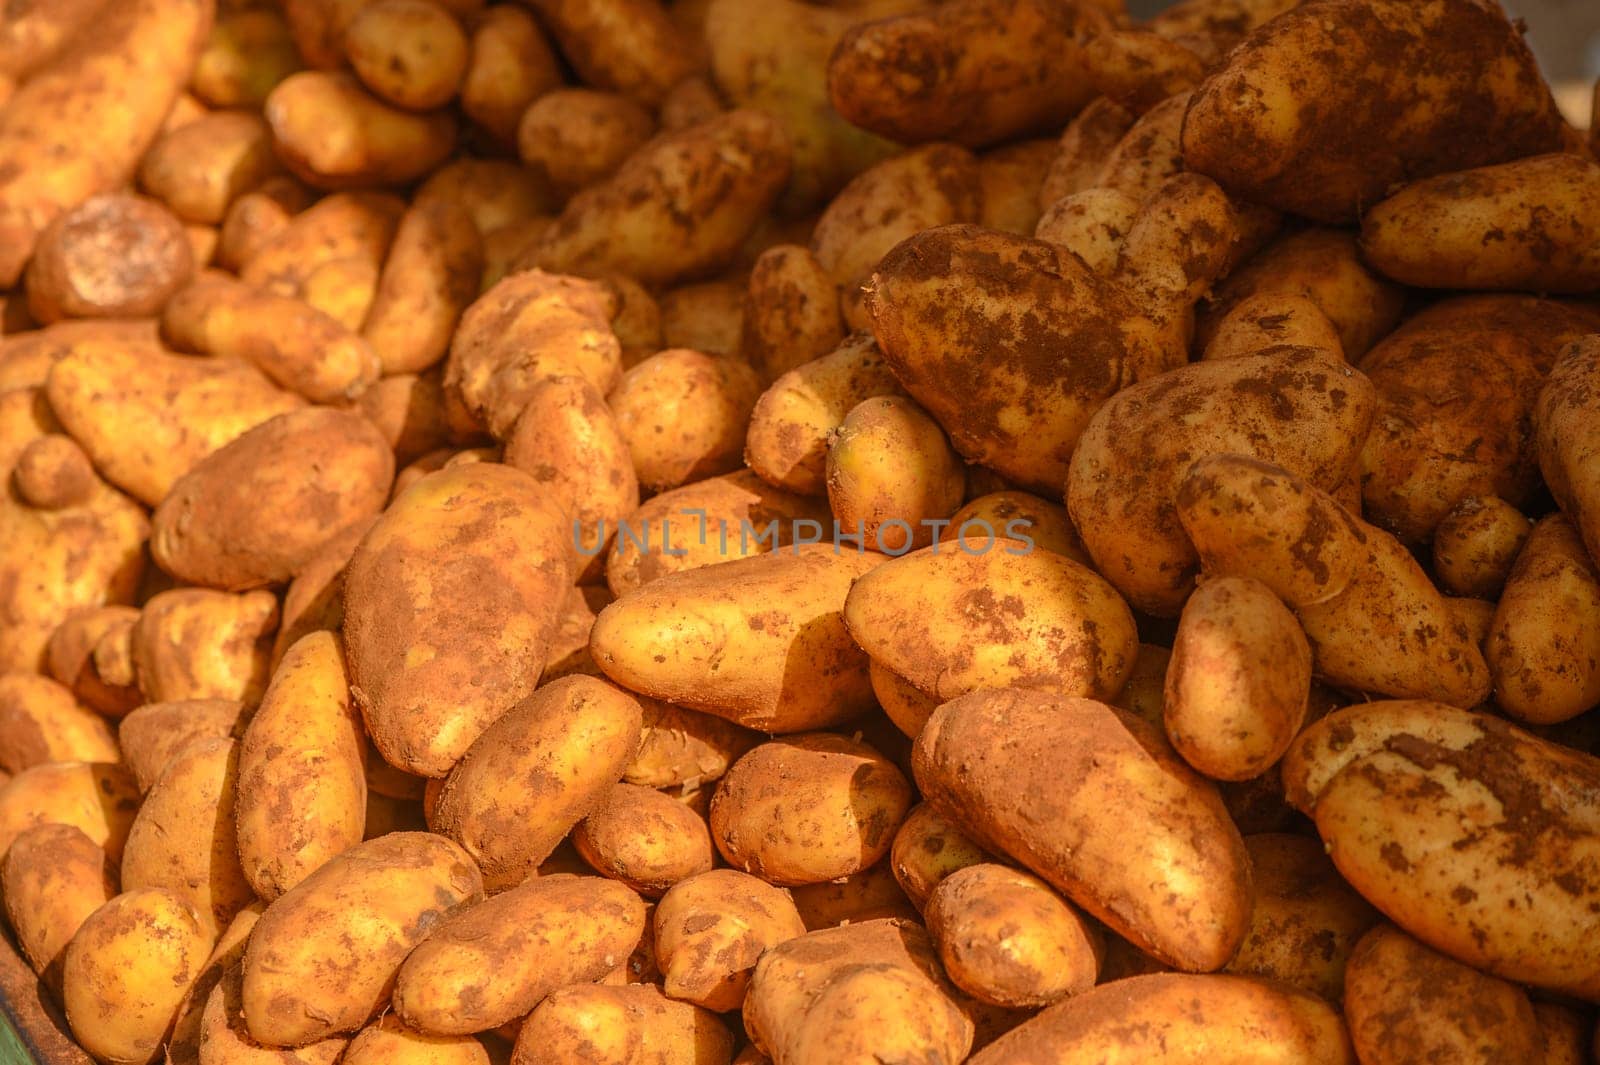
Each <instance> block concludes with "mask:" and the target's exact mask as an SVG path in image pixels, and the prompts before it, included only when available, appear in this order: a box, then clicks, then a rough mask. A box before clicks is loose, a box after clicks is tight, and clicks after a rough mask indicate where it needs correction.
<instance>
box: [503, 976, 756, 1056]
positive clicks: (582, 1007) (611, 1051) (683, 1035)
mask: <svg viewBox="0 0 1600 1065" xmlns="http://www.w3.org/2000/svg"><path fill="white" fill-rule="evenodd" d="M583 1060H594V1061H640V1062H660V1063H661V1065H729V1062H731V1061H732V1060H733V1033H732V1032H730V1031H729V1030H728V1029H727V1027H726V1026H725V1025H724V1024H723V1023H722V1021H721V1020H719V1019H718V1017H717V1015H716V1014H714V1013H712V1012H710V1011H709V1010H703V1009H701V1008H700V1007H698V1006H695V1005H693V1004H691V1003H688V1002H678V1001H675V1000H673V999H670V998H667V997H665V996H664V995H662V993H661V991H660V989H659V988H657V987H656V986H655V985H654V984H630V985H628V986H625V987H602V986H598V985H593V986H584V985H576V986H572V987H566V988H562V989H561V990H560V991H557V992H556V993H555V994H553V995H551V996H550V997H549V998H547V999H545V1000H544V1002H543V1003H541V1004H540V1006H539V1008H538V1009H536V1010H534V1011H533V1012H532V1013H531V1014H529V1015H528V1018H527V1019H526V1020H525V1021H523V1022H522V1030H521V1031H520V1032H519V1033H518V1035H517V1043H516V1048H515V1050H514V1051H513V1052H512V1055H511V1065H565V1063H566V1062H571V1061H583Z"/></svg>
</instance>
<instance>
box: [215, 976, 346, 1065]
mask: <svg viewBox="0 0 1600 1065" xmlns="http://www.w3.org/2000/svg"><path fill="white" fill-rule="evenodd" d="M349 1044H350V1038H349V1037H348V1036H339V1035H335V1036H329V1037H328V1038H326V1039H320V1040H318V1041H316V1042H314V1043H311V1044H308V1045H306V1046H303V1047H296V1048H294V1049H292V1050H289V1049H280V1048H277V1047H268V1046H263V1045H262V1044H261V1043H258V1042H256V1040H254V1039H252V1038H251V1037H250V1033H249V1030H248V1029H247V1027H246V1024H245V1016H244V990H243V981H242V970H241V968H240V966H239V965H238V964H237V963H236V962H235V963H234V964H230V965H229V966H228V967H227V969H226V971H225V972H224V973H223V974H222V976H221V978H220V979H219V980H218V982H217V983H216V984H215V985H213V986H212V988H211V990H210V991H209V992H208V993H207V995H206V1001H205V1002H204V1003H202V1004H201V1015H200V1030H199V1032H198V1034H197V1038H196V1046H197V1049H198V1054H199V1063H200V1065H255V1063H256V1062H261V1063H262V1065H266V1063H267V1062H272V1063H274V1065H276V1063H279V1062H281V1063H283V1065H333V1063H334V1062H336V1061H339V1060H341V1058H340V1055H341V1054H342V1053H343V1051H344V1049H345V1048H346V1047H347V1046H348V1045H349Z"/></svg>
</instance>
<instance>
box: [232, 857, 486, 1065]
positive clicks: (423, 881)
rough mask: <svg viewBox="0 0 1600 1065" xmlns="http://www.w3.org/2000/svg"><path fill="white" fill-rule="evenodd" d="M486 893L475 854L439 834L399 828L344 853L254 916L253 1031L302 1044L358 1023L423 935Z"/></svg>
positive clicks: (247, 995)
mask: <svg viewBox="0 0 1600 1065" xmlns="http://www.w3.org/2000/svg"><path fill="white" fill-rule="evenodd" d="M482 897H483V880H482V878H481V877H480V876H479V874H478V869H477V867H476V866H475V865H474V864H473V862H472V859H471V858H470V857H468V856H467V854H466V853H465V852H464V851H462V850H461V848H460V847H457V846H456V845H455V844H454V843H451V842H450V841H449V840H447V839H444V838H441V837H439V836H435V835H431V834H429V833H426V832H395V833H392V834H390V835H387V836H381V837H379V838H378V839H374V840H368V841H367V842H365V843H361V844H357V845H356V846H354V847H352V848H350V849H349V850H347V851H345V852H344V853H343V854H341V855H339V856H338V857H336V858H334V859H333V860H332V861H329V862H328V863H327V864H325V865H323V866H322V867H321V868H320V869H318V870H317V871H316V872H314V873H312V874H311V875H310V876H309V877H307V878H306V879H304V880H302V881H301V882H300V883H299V884H297V885H296V886H295V887H293V888H291V889H290V890H289V891H288V892H286V893H285V894H283V895H281V896H279V897H278V899H277V900H276V901H274V902H273V903H272V904H271V905H269V906H268V907H267V909H266V912H265V913H263V914H262V915H261V920H260V921H258V922H257V923H256V927H255V931H254V932H253V933H252V934H251V936H250V945H249V947H248V948H246V950H245V956H244V988H243V1003H244V1016H245V1022H246V1025H247V1027H248V1029H249V1033H250V1036H251V1038H253V1039H255V1040H256V1041H257V1042H260V1043H264V1044H266V1045H268V1046H284V1047H293V1046H305V1045H306V1044H308V1043H313V1042H316V1041H317V1040H319V1039H323V1038H326V1037H327V1036H329V1035H334V1034H337V1033H339V1032H349V1031H354V1030H356V1029H357V1028H360V1027H361V1026H363V1025H364V1024H366V1022H367V1021H368V1020H369V1019H370V1018H371V1017H373V1016H374V1015H375V1014H377V1012H378V1011H379V1010H380V1009H382V1007H383V1006H384V1004H385V1003H387V1002H388V1001H389V995H390V991H391V989H392V988H393V986H394V978H395V973H396V972H397V971H398V970H399V968H400V964H401V962H402V961H404V959H405V956H406V955H407V954H408V953H409V952H410V951H411V949H412V948H413V947H414V946H416V944H417V942H418V941H419V940H421V939H422V938H423V937H425V936H426V935H427V933H428V932H429V931H430V930H431V928H432V927H433V926H434V925H435V924H437V923H438V922H439V921H440V920H441V919H443V918H445V917H448V916H449V915H450V914H451V913H452V912H454V911H455V910H456V909H457V908H458V907H460V906H462V905H464V904H467V903H471V902H475V901H477V900H478V899H480V898H482Z"/></svg>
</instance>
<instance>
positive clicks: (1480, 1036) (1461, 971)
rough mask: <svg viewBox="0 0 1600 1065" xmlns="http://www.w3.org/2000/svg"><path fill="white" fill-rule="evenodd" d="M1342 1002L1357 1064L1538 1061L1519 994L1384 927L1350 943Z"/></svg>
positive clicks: (1538, 1044) (1537, 1042)
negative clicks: (1353, 949)
mask: <svg viewBox="0 0 1600 1065" xmlns="http://www.w3.org/2000/svg"><path fill="white" fill-rule="evenodd" d="M1344 1000H1345V1016H1346V1017H1348V1018H1349V1021H1350V1036H1351V1038H1352V1040H1354V1042H1355V1046H1356V1052H1357V1053H1358V1054H1359V1055H1360V1056H1361V1061H1362V1065H1369V1063H1370V1065H1390V1063H1393V1065H1400V1063H1401V1062H1413V1061H1428V1060H1430V1059H1432V1060H1438V1061H1462V1062H1466V1061H1482V1062H1490V1061H1542V1060H1543V1049H1544V1044H1543V1040H1542V1038H1541V1037H1540V1033H1539V1022H1538V1018H1537V1017H1536V1016H1535V1015H1534V1012H1533V1006H1532V1004H1530V1003H1529V1002H1528V996H1527V995H1526V994H1524V993H1523V991H1522V989H1521V988H1519V987H1517V986H1516V985H1514V984H1508V983H1506V982H1505V981H1503V980H1496V979H1495V978H1494V977H1492V976H1485V975H1484V974H1482V973H1480V972H1476V971H1474V970H1473V969H1470V968H1468V967H1467V966H1465V965H1462V964H1460V963H1459V962H1455V961H1451V960H1450V959H1449V958H1447V957H1445V956H1444V955H1442V954H1439V953H1437V952H1435V951H1432V950H1429V949H1428V948H1427V947H1425V946H1423V945H1422V944H1421V943H1418V942H1417V941H1416V940H1414V939H1412V938H1411V937H1410V936H1408V935H1406V934H1405V933H1404V932H1402V931H1400V930H1399V929H1398V928H1395V927H1394V926H1393V925H1390V924H1384V925H1380V926H1379V927H1377V928H1374V929H1373V930H1372V931H1371V932H1368V933H1367V934H1366V935H1365V936H1363V937H1362V939H1361V942H1360V943H1358V944H1356V949H1355V953H1354V954H1353V955H1352V956H1351V958H1350V965H1349V968H1348V969H1347V970H1346V973H1345V995H1344Z"/></svg>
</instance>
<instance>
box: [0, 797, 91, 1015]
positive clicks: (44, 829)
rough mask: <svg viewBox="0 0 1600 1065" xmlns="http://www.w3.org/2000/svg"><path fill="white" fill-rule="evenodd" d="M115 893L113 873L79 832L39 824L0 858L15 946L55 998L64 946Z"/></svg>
mask: <svg viewBox="0 0 1600 1065" xmlns="http://www.w3.org/2000/svg"><path fill="white" fill-rule="evenodd" d="M116 894H117V871H116V869H115V868H114V867H113V866H112V865H111V862H110V861H109V860H108V859H107V858H106V852H105V851H104V850H103V849H102V848H101V847H100V845H99V844H97V843H95V841H94V840H92V839H90V838H89V837H88V836H86V835H84V834H83V832H82V830H81V829H78V828H76V827H74V826H72V825H65V824H49V823H46V824H39V825H35V826H34V827H32V828H30V829H28V830H27V831H25V832H22V833H20V834H19V835H18V836H17V837H16V839H15V840H13V841H12V843H11V846H10V847H9V848H8V849H7V850H6V852H5V855H4V856H3V857H0V899H3V900H4V902H5V913H6V920H8V921H10V922H11V930H12V932H13V933H14V934H15V935H16V937H17V947H18V948H19V949H20V950H21V951H22V956H23V957H24V958H26V959H27V961H28V964H29V965H31V966H32V967H33V971H34V972H36V973H38V974H39V978H40V979H41V980H42V981H44V984H45V986H46V987H48V988H49V989H50V990H51V991H52V992H53V993H55V994H57V995H59V994H60V993H61V975H62V973H61V970H62V965H63V962H64V960H65V955H66V950H67V944H68V943H69V942H71V940H72V937H73V935H74V934H76V933H77V931H78V929H79V928H80V927H81V926H82V925H83V922H84V921H85V920H86V919H87V918H88V917H89V915H90V914H92V913H94V912H95V911H96V910H98V909H99V908H100V907H101V906H104V905H105V904H106V903H107V902H108V901H110V899H111V897H112V896H114V895H116Z"/></svg>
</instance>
